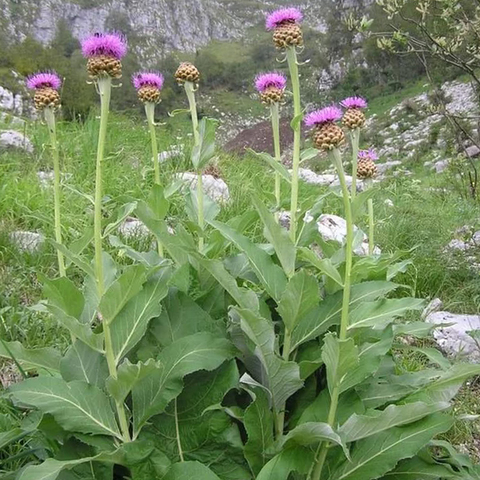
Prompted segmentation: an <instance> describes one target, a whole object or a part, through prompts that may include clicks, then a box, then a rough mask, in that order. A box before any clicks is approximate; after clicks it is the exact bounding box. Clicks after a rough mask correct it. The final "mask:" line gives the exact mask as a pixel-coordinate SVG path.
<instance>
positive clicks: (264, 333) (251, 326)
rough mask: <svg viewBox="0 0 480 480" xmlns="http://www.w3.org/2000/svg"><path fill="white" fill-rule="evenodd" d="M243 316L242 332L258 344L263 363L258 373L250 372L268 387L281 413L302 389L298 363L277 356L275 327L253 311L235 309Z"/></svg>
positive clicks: (275, 406) (273, 402)
mask: <svg viewBox="0 0 480 480" xmlns="http://www.w3.org/2000/svg"><path fill="white" fill-rule="evenodd" d="M234 311H236V312H237V313H238V315H240V318H241V322H240V325H241V328H242V330H243V331H244V333H245V334H246V335H247V337H248V338H249V339H250V340H251V341H252V342H253V343H254V344H255V352H254V353H255V356H256V358H257V359H258V361H259V364H260V365H259V367H260V368H259V369H258V371H257V372H250V373H251V374H252V376H253V377H254V378H255V380H256V381H257V382H259V383H260V384H261V385H263V387H265V388H266V389H267V390H268V392H269V394H270V397H271V401H272V404H273V406H274V408H275V409H276V410H277V411H279V410H280V409H281V408H283V406H284V404H285V402H286V401H287V399H288V398H289V397H290V396H291V395H293V394H294V393H295V392H296V391H297V390H299V389H300V388H302V386H303V381H302V380H301V378H300V368H299V366H298V365H297V364H296V363H295V362H287V361H285V360H284V359H283V358H280V357H279V356H278V355H277V354H276V352H275V331H274V328H273V323H272V322H270V321H268V320H267V319H265V318H262V317H261V316H259V315H257V314H256V313H254V312H252V311H251V310H244V309H243V310H242V309H236V308H235V309H234Z"/></svg>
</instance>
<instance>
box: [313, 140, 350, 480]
mask: <svg viewBox="0 0 480 480" xmlns="http://www.w3.org/2000/svg"><path fill="white" fill-rule="evenodd" d="M330 158H331V159H332V161H333V164H334V165H335V168H336V169H337V173H338V178H339V180H340V185H341V187H342V194H343V205H344V209H345V220H346V222H347V238H346V245H345V283H344V287H343V302H342V315H341V320H340V335H339V339H340V340H345V339H346V338H347V328H348V323H349V308H350V284H351V273H352V260H353V218H352V205H351V200H350V196H349V192H348V187H347V182H346V180H345V171H344V170H343V165H342V158H341V155H340V151H339V150H338V149H337V148H334V149H333V150H332V151H331V152H330ZM352 192H353V190H352ZM338 397H339V390H338V387H335V388H334V389H333V391H332V394H331V401H330V409H329V412H328V420H327V421H328V423H329V425H331V426H332V427H335V419H336V416H337V408H338ZM328 446H329V443H328V442H321V443H320V445H319V446H318V449H317V454H316V459H315V464H314V468H313V470H312V472H311V475H310V476H309V478H311V480H320V478H321V475H322V470H323V466H324V464H325V459H326V458H327V452H328Z"/></svg>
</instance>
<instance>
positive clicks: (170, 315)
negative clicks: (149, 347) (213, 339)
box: [149, 289, 223, 347]
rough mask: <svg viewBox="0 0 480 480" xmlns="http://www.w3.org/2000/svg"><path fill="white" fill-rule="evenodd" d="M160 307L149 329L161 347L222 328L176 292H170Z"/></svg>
mask: <svg viewBox="0 0 480 480" xmlns="http://www.w3.org/2000/svg"><path fill="white" fill-rule="evenodd" d="M162 305H163V308H162V313H161V315H160V316H159V317H158V318H156V319H154V320H152V323H151V324H150V327H149V332H151V333H152V334H153V335H154V337H155V339H156V341H157V343H158V345H159V346H161V347H166V346H167V345H170V344H171V343H172V342H174V341H176V340H179V339H180V338H182V337H186V336H188V335H193V334H194V333H197V332H205V331H215V330H221V328H222V327H221V326H220V325H219V323H221V322H215V321H214V320H213V318H212V317H211V316H210V315H209V314H208V313H207V312H206V311H205V310H203V309H202V308H201V307H200V306H199V305H198V304H197V303H196V302H195V301H194V300H192V298H190V297H189V296H188V295H186V294H185V293H182V292H179V291H178V290H175V289H172V290H170V292H169V293H168V296H167V297H166V298H165V300H164V301H163V304H162ZM222 325H223V322H222Z"/></svg>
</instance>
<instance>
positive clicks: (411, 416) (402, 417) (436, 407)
mask: <svg viewBox="0 0 480 480" xmlns="http://www.w3.org/2000/svg"><path fill="white" fill-rule="evenodd" d="M449 406H450V404H449V403H446V402H440V403H431V404H427V403H423V402H415V403H407V404H405V405H389V406H388V407H387V408H386V409H385V410H367V411H366V412H365V415H357V414H356V413H355V414H353V415H352V416H351V417H350V418H349V419H348V420H347V421H346V422H345V423H344V424H343V425H342V426H341V427H340V429H339V433H340V434H342V435H343V436H344V438H345V441H347V442H355V441H357V440H361V439H362V438H366V437H370V436H371V435H375V434H377V433H380V432H383V431H384V430H388V429H389V428H392V427H398V426H400V425H405V424H407V423H412V422H416V421H417V420H420V419H422V418H423V417H426V416H427V415H430V414H432V413H434V412H438V411H440V410H445V409H447V408H448V407H449Z"/></svg>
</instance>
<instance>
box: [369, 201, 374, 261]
mask: <svg viewBox="0 0 480 480" xmlns="http://www.w3.org/2000/svg"><path fill="white" fill-rule="evenodd" d="M374 232H375V223H374V219H373V199H371V198H369V199H368V254H369V255H373V250H374V249H375V240H374Z"/></svg>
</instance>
